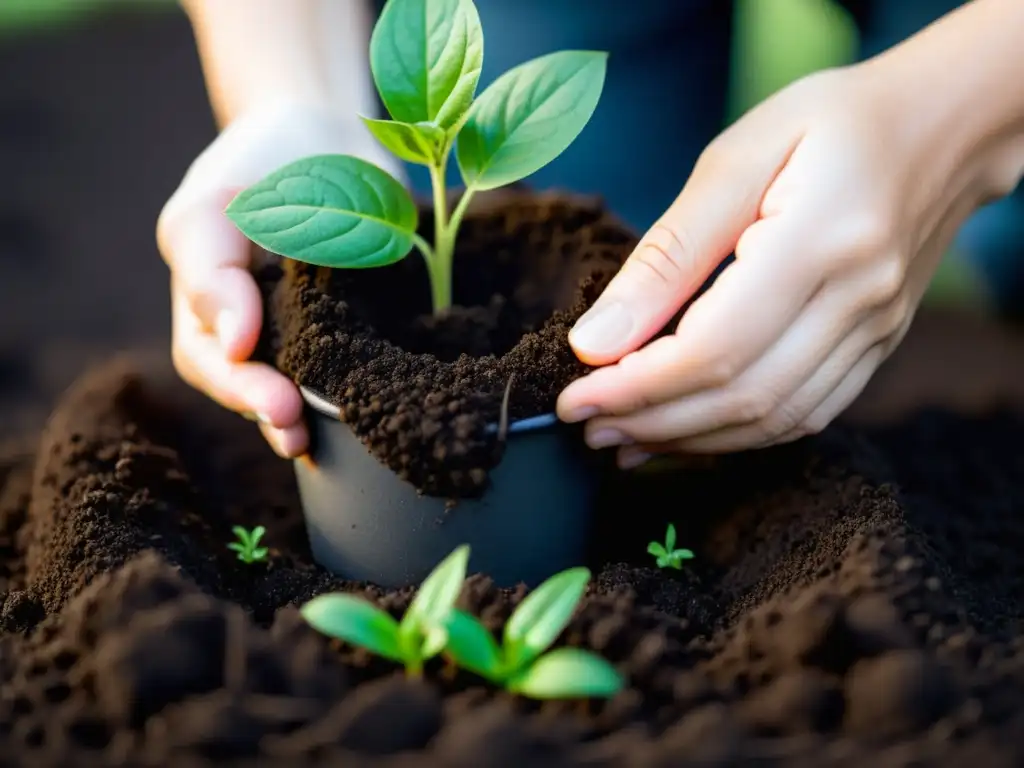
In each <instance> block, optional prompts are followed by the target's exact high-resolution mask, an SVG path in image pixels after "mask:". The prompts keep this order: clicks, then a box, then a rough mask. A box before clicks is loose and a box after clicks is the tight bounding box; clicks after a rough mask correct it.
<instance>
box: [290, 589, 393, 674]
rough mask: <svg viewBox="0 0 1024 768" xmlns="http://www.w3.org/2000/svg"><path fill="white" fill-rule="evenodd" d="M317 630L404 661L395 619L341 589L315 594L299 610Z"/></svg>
mask: <svg viewBox="0 0 1024 768" xmlns="http://www.w3.org/2000/svg"><path fill="white" fill-rule="evenodd" d="M299 613H300V614H301V615H302V618H303V619H305V620H306V622H307V623H308V624H309V625H310V626H311V627H313V629H315V630H316V631H317V632H321V633H323V634H325V635H327V636H328V637H336V638H338V639H339V640H344V641H345V642H347V643H351V644H352V645H356V646H359V647H360V648H365V649H367V650H368V651H371V652H373V653H375V654H377V655H378V656H383V657H384V658H386V659H391V660H392V661H398V662H404V661H405V654H404V653H403V652H402V648H401V645H400V644H399V642H398V622H397V621H395V620H394V619H393V618H392V617H391V616H390V615H389V614H387V613H385V612H384V611H382V610H381V609H380V608H378V607H376V606H375V605H373V604H372V603H370V602H368V601H366V600H363V599H362V598H360V597H356V596H355V595H349V594H345V593H342V592H339V593H334V594H329V595H320V596H319V597H314V598H313V599H312V600H310V601H309V602H308V603H306V604H305V605H303V606H302V609H301V610H300V611H299Z"/></svg>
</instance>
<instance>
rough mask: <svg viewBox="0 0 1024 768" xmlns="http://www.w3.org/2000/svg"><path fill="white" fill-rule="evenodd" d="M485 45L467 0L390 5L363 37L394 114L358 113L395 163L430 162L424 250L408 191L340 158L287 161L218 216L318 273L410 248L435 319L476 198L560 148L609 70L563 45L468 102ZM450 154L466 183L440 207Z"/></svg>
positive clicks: (407, 0) (597, 58)
mask: <svg viewBox="0 0 1024 768" xmlns="http://www.w3.org/2000/svg"><path fill="white" fill-rule="evenodd" d="M483 52H484V38H483V31H482V29H481V26H480V17H479V15H478V14H477V9H476V6H475V5H474V4H473V2H472V0H388V2H387V3H386V4H385V6H384V10H383V11H382V12H381V15H380V18H379V19H378V20H377V24H376V26H375V27H374V30H373V34H372V35H371V38H370V69H371V71H372V73H373V79H374V83H375V84H376V86H377V91H378V92H379V93H380V96H381V99H382V101H383V102H384V105H385V107H386V108H387V111H388V114H389V115H390V118H391V119H389V120H375V119H371V118H368V117H361V119H362V120H363V122H364V123H365V124H366V126H367V127H368V128H369V130H370V131H371V132H372V133H373V135H374V136H375V137H376V138H377V139H378V140H379V141H380V142H381V144H383V145H384V147H385V148H387V149H388V150H389V151H390V152H392V153H393V154H394V155H396V156H397V157H398V158H400V159H402V160H405V161H408V162H411V163H417V164H419V165H424V166H426V167H427V168H428V169H429V170H430V178H431V182H432V186H433V197H434V242H433V244H430V243H428V242H426V240H424V239H423V238H422V237H421V236H420V235H419V234H417V227H418V214H417V208H416V205H415V204H414V203H413V200H412V198H411V197H410V195H409V193H408V192H407V191H406V189H405V188H404V187H403V186H402V185H401V184H400V183H399V182H398V181H396V180H395V179H394V178H393V177H392V176H390V175H389V174H388V173H386V172H385V171H383V170H381V169H380V168H378V167H377V166H375V165H373V164H371V163H368V162H366V161H365V160H360V159H359V158H356V157H350V156H347V155H319V156H314V157H307V158H304V159H301V160H297V161H295V162H292V163H289V164H288V165H285V166H284V167H282V168H280V169H278V170H276V171H274V172H273V173H271V174H270V175H269V176H267V177H266V178H264V179H262V180H261V181H259V182H257V183H256V184H254V185H253V186H251V187H249V188H248V189H245V190H243V191H242V192H241V193H240V194H239V195H238V196H237V197H235V199H234V200H232V202H231V203H230V204H229V205H228V207H227V210H226V213H227V216H228V217H229V218H230V219H231V220H232V221H233V222H234V223H235V225H236V226H237V227H238V228H239V229H240V230H241V231H242V233H243V234H245V236H246V237H248V238H249V239H250V240H252V241H253V242H255V243H257V244H258V245H260V246H262V247H264V248H266V249H267V250H268V251H271V252H273V253H277V254H279V255H282V256H286V257H289V258H292V259H297V260H299V261H305V262H308V263H311V264H317V265H321V266H326V267H342V268H349V269H364V268H368V267H382V266H386V265H388V264H393V263H395V262H397V261H400V260H402V259H404V258H405V257H406V256H407V255H408V254H409V252H410V251H411V250H412V248H413V246H415V247H416V248H417V249H418V250H419V251H420V253H421V254H422V256H423V258H424V260H425V261H426V265H427V272H428V275H429V278H430V287H431V296H432V300H433V307H434V312H435V313H436V314H440V313H443V312H444V310H445V309H447V308H448V307H449V306H450V305H451V302H452V257H453V255H454V251H455V239H456V235H457V233H458V230H459V225H460V224H461V222H462V218H463V216H464V215H465V213H466V209H467V207H468V206H469V201H470V200H471V199H472V197H473V195H474V194H476V193H477V192H480V191H483V190H489V189H495V188H497V187H502V186H505V185H507V184H511V183H513V182H515V181H518V180H520V179H523V178H525V177H527V176H529V175H531V174H533V173H535V172H536V171H538V170H540V169H541V168H542V167H544V166H545V165H547V164H548V163H550V162H551V161H552V160H554V159H555V158H556V157H558V156H559V155H560V154H562V152H564V151H565V150H566V149H567V148H568V147H569V145H570V144H572V142H573V141H574V140H575V139H576V137H577V136H578V135H579V134H580V132H581V131H582V130H583V128H584V126H585V125H586V124H587V122H588V121H589V120H590V118H591V116H592V115H593V113H594V110H595V109H596V108H597V103H598V101H599V100H600V97H601V91H602V89H603V88H604V80H605V72H606V69H607V54H606V53H604V52H600V51H560V52H557V53H551V54H547V55H545V56H541V57H539V58H536V59H533V60H532V61H528V62H526V63H525V64H521V65H519V66H517V67H514V68H513V69H511V70H509V71H508V72H506V73H505V74H503V75H501V76H500V77H499V78H497V79H496V80H495V81H494V82H493V83H492V84H491V85H490V86H489V87H488V88H487V89H485V90H484V91H483V93H481V94H480V96H479V98H475V97H476V88H477V83H478V81H479V79H480V69H481V66H482V64H483ZM453 149H454V150H455V157H456V161H457V163H458V166H459V170H460V172H461V175H462V180H463V182H464V183H465V191H464V192H463V193H462V197H461V198H460V199H459V201H458V203H457V204H456V205H455V206H454V208H453V210H452V211H451V212H449V210H448V194H447V190H446V188H445V175H446V169H447V167H448V159H449V156H450V155H451V152H452V150H453Z"/></svg>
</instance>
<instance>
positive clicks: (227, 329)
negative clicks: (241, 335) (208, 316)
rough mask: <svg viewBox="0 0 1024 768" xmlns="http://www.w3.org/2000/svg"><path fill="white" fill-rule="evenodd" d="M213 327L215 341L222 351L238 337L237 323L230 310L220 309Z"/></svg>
mask: <svg viewBox="0 0 1024 768" xmlns="http://www.w3.org/2000/svg"><path fill="white" fill-rule="evenodd" d="M214 326H215V329H216V331H217V341H219V342H220V345H221V346H222V347H224V349H227V348H228V347H230V346H231V344H232V342H234V340H235V337H236V336H237V335H238V322H237V321H236V320H235V315H234V313H233V312H231V311H230V310H227V309H222V310H221V311H220V314H218V315H217V321H216V323H214Z"/></svg>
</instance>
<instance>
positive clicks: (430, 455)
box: [260, 190, 635, 498]
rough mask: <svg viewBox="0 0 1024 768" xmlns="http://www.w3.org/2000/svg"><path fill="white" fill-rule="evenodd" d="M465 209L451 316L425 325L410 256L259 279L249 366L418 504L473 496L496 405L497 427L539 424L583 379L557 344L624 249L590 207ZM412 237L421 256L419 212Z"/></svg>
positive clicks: (484, 205)
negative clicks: (357, 442)
mask: <svg viewBox="0 0 1024 768" xmlns="http://www.w3.org/2000/svg"><path fill="white" fill-rule="evenodd" d="M474 202H475V203H478V205H476V206H475V207H471V208H470V212H469V214H468V215H467V217H466V219H465V220H464V222H463V224H462V227H461V229H460V232H459V239H458V246H457V249H456V254H455V260H454V270H453V272H454V275H453V278H454V279H453V282H454V296H455V300H454V301H455V306H453V307H452V308H451V309H450V310H449V311H447V312H446V313H444V314H443V315H442V316H440V317H434V316H433V315H432V313H431V306H430V290H429V284H428V282H427V274H426V269H425V267H424V265H423V260H422V259H420V258H419V256H418V255H417V254H416V253H413V254H411V255H410V256H409V257H408V258H406V259H405V260H403V261H401V262H399V263H398V264H395V265H392V266H390V267H384V268H378V269H359V270H342V269H334V270H331V269H324V268H319V267H315V266H312V265H308V264H303V263H300V262H296V261H292V260H290V259H284V260H280V261H278V260H274V261H271V263H270V264H269V265H268V266H267V267H266V268H264V269H262V270H261V272H260V281H261V284H262V287H263V292H264V296H265V298H266V306H267V308H268V309H267V312H266V313H265V319H266V324H265V325H266V327H265V333H264V336H263V343H262V345H261V346H262V348H261V350H260V355H261V356H262V357H263V358H264V359H267V360H268V361H270V362H272V363H273V364H275V365H276V366H277V367H278V368H280V369H281V370H282V371H284V372H286V373H287V374H288V375H289V376H290V377H292V378H293V379H294V380H295V381H297V382H298V383H300V384H302V385H303V386H305V387H308V388H309V389H310V390H312V391H313V392H315V393H317V394H318V395H320V396H321V397H323V398H324V399H326V400H328V401H329V402H331V403H334V404H336V405H337V406H339V408H340V409H341V417H342V420H343V421H345V422H346V423H347V424H349V425H350V426H351V428H352V429H353V430H354V431H355V433H356V434H357V435H358V436H359V437H360V439H361V440H362V441H363V442H364V443H365V444H366V445H367V447H368V448H369V450H370V451H371V452H372V453H373V455H374V456H375V457H377V459H378V460H379V461H381V462H382V463H384V464H385V465H387V466H388V467H390V468H391V469H392V470H393V471H394V472H396V473H397V474H399V475H400V476H401V477H402V478H404V479H406V480H408V481H409V482H410V483H412V484H413V485H414V486H415V487H416V488H417V489H418V490H420V491H422V492H424V493H427V494H430V495H432V496H440V497H450V498H458V497H467V496H478V495H480V494H481V493H482V492H483V491H484V490H485V489H486V485H487V479H488V471H489V470H490V469H492V468H493V467H494V465H495V464H496V463H497V462H498V461H500V459H501V447H502V443H501V441H500V440H499V439H498V437H497V435H496V434H495V432H494V429H493V428H494V427H495V426H496V425H497V424H498V423H499V421H500V420H501V414H502V404H503V402H504V395H505V392H506V389H508V390H509V400H508V405H509V407H508V416H509V417H510V418H511V419H513V420H514V419H518V418H528V417H531V416H538V415H541V414H550V413H553V412H554V408H555V401H556V399H557V397H558V393H559V392H561V391H562V389H564V388H565V387H566V386H567V385H568V384H569V383H570V382H572V381H573V380H574V379H576V378H578V377H579V376H580V375H582V374H583V373H584V372H585V371H586V367H585V366H584V365H582V364H581V363H580V362H579V360H577V358H576V356H575V355H574V354H573V352H572V350H571V348H570V347H569V343H568V339H567V336H568V332H569V329H570V328H571V327H572V326H573V325H574V324H575V322H576V320H578V319H579V317H580V316H581V315H582V314H583V313H584V312H585V311H586V310H587V309H588V308H589V307H590V305H591V304H592V303H593V302H594V300H595V299H596V298H597V296H598V295H600V293H601V291H602V289H603V288H604V287H605V286H606V285H607V284H608V282H609V281H610V280H611V278H612V277H613V276H614V275H615V273H616V272H617V271H618V268H619V267H620V265H621V264H622V262H623V260H624V259H625V258H626V257H627V256H628V255H629V252H630V250H631V249H632V246H633V244H634V243H635V237H634V235H633V234H632V233H631V232H629V231H628V230H627V229H625V228H624V227H623V226H622V225H621V224H620V223H618V222H617V221H616V220H615V218H614V217H612V216H611V215H609V214H608V212H607V211H606V210H605V208H604V207H603V206H602V205H601V204H600V202H599V201H597V200H592V199H586V198H576V197H569V196H565V195H560V194H556V193H546V194H539V195H538V194H533V193H529V192H524V191H507V190H503V191H501V192H498V193H494V194H492V195H490V196H488V195H482V196H481V197H480V198H479V199H478V200H476V201H474ZM421 222H422V223H421V234H422V235H423V236H424V237H425V238H426V239H427V240H428V241H429V240H432V238H433V231H432V217H431V214H430V212H429V210H425V211H424V212H423V213H422V214H421ZM263 257H264V259H265V258H266V254H263ZM489 430H490V431H489Z"/></svg>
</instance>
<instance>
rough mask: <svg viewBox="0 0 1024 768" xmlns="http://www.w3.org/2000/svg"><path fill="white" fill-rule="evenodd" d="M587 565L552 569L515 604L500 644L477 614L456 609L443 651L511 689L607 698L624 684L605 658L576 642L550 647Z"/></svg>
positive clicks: (578, 593)
mask: <svg viewBox="0 0 1024 768" xmlns="http://www.w3.org/2000/svg"><path fill="white" fill-rule="evenodd" d="M589 580H590V571H588V570H587V569H586V568H570V569H569V570H566V571H562V572H561V573H558V574H555V575H554V576H552V577H551V578H550V579H548V580H547V581H545V582H544V583H543V584H541V585H540V586H539V587H537V589H535V590H534V591H533V592H531V593H530V594H529V595H527V596H526V598H524V599H523V601H522V602H521V603H520V604H519V606H518V607H517V608H516V610H515V611H514V612H513V613H512V616H511V617H510V618H509V620H508V622H507V623H506V624H505V630H504V638H503V641H502V644H501V645H500V646H499V645H498V643H497V641H496V640H495V639H494V637H493V635H491V633H490V632H489V631H488V629H487V628H486V627H485V626H484V625H483V624H481V623H480V622H479V621H478V620H477V619H476V618H474V617H473V616H471V615H469V614H468V613H465V612H463V611H459V610H454V611H452V613H451V616H450V617H449V619H448V642H447V645H446V646H445V654H446V655H447V656H448V657H449V658H451V659H452V660H453V661H454V662H455V663H456V664H458V665H459V666H461V667H463V668H464V669H467V670H469V671H471V672H474V673H476V674H478V675H480V676H481V677H483V678H484V679H486V680H489V681H490V682H492V683H494V684H496V685H500V686H503V687H504V688H506V689H507V690H509V691H510V692H512V693H516V694H519V695H522V696H527V697H530V698H535V699H570V698H608V697H611V696H614V695H615V694H616V693H618V692H619V691H620V690H621V689H622V686H623V681H622V677H621V676H620V675H619V673H618V672H617V671H616V670H615V668H614V667H613V666H612V665H611V664H609V663H608V662H607V661H605V660H604V659H602V658H601V657H599V656H596V655H595V654H592V653H589V652H588V651H585V650H582V649H580V648H558V649H556V650H553V651H548V648H549V647H550V646H551V645H552V643H554V642H555V640H557V639H558V636H559V635H560V634H561V633H562V630H564V629H565V627H566V625H567V624H568V623H569V620H570V619H571V618H572V615H573V612H574V611H575V609H576V605H577V604H578V603H579V601H580V599H581V598H582V597H583V593H584V592H585V591H586V588H587V582H588V581H589Z"/></svg>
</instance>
